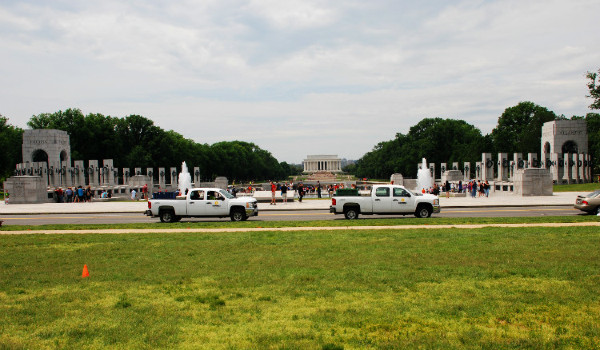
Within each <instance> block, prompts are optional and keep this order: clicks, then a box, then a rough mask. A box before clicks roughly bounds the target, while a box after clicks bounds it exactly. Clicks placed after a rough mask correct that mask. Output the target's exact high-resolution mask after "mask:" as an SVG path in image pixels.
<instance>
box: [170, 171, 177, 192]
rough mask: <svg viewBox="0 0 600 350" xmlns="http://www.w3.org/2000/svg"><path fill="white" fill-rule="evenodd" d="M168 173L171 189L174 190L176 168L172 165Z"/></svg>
mask: <svg viewBox="0 0 600 350" xmlns="http://www.w3.org/2000/svg"><path fill="white" fill-rule="evenodd" d="M169 174H170V175H171V190H172V191H175V190H176V189H177V168H175V167H172V168H171V169H170V170H169Z"/></svg>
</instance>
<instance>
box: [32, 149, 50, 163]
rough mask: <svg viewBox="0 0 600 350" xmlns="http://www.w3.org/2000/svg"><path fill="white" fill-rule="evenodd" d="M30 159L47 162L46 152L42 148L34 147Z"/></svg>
mask: <svg viewBox="0 0 600 350" xmlns="http://www.w3.org/2000/svg"><path fill="white" fill-rule="evenodd" d="M31 159H32V161H33V162H44V163H46V164H48V160H49V158H48V153H47V152H46V151H44V150H43V149H39V148H38V149H36V150H34V151H33V152H32V153H31Z"/></svg>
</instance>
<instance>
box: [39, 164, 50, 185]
mask: <svg viewBox="0 0 600 350" xmlns="http://www.w3.org/2000/svg"><path fill="white" fill-rule="evenodd" d="M40 169H41V171H40ZM38 171H39V172H40V174H41V177H42V186H44V188H48V164H47V163H46V162H40V166H39V167H38Z"/></svg>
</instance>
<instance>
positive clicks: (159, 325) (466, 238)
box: [0, 227, 600, 349]
mask: <svg viewBox="0 0 600 350" xmlns="http://www.w3.org/2000/svg"><path fill="white" fill-rule="evenodd" d="M599 247H600V232H599V230H598V228H597V227H591V228H584V227H568V228H552V227H543V228H519V229H506V228H503V229H501V228H485V229H471V230H464V229H446V230H438V229H430V230H391V229H388V230H367V229H365V230H359V231H336V232H328V231H310V232H309V231H297V232H275V231H273V232H255V233H215V234H190V233H178V234H129V235H110V234H104V235H2V236H0V281H1V282H2V283H1V284H0V312H1V314H2V317H1V318H0V349H20V348H22V349H43V348H48V349H50V348H71V349H99V348H120V349H121V348H148V349H150V348H190V349H192V348H194V349H195V348H205V349H250V348H252V349H256V348H271V349H369V348H371V349H397V348H445V349H447V348H514V349H517V348H519V349H520V348H598V347H599V345H598V344H600V256H599V254H598V250H599ZM84 264H87V266H88V267H89V271H90V277H88V278H84V279H83V278H81V273H82V268H83V265H84Z"/></svg>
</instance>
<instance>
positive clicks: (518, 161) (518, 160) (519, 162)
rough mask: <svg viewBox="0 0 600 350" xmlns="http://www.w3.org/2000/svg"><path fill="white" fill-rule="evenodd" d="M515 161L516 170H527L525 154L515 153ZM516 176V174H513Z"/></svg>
mask: <svg viewBox="0 0 600 350" xmlns="http://www.w3.org/2000/svg"><path fill="white" fill-rule="evenodd" d="M513 160H514V162H515V170H519V169H525V160H524V159H523V154H521V153H514V154H513ZM513 175H514V173H513Z"/></svg>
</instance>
